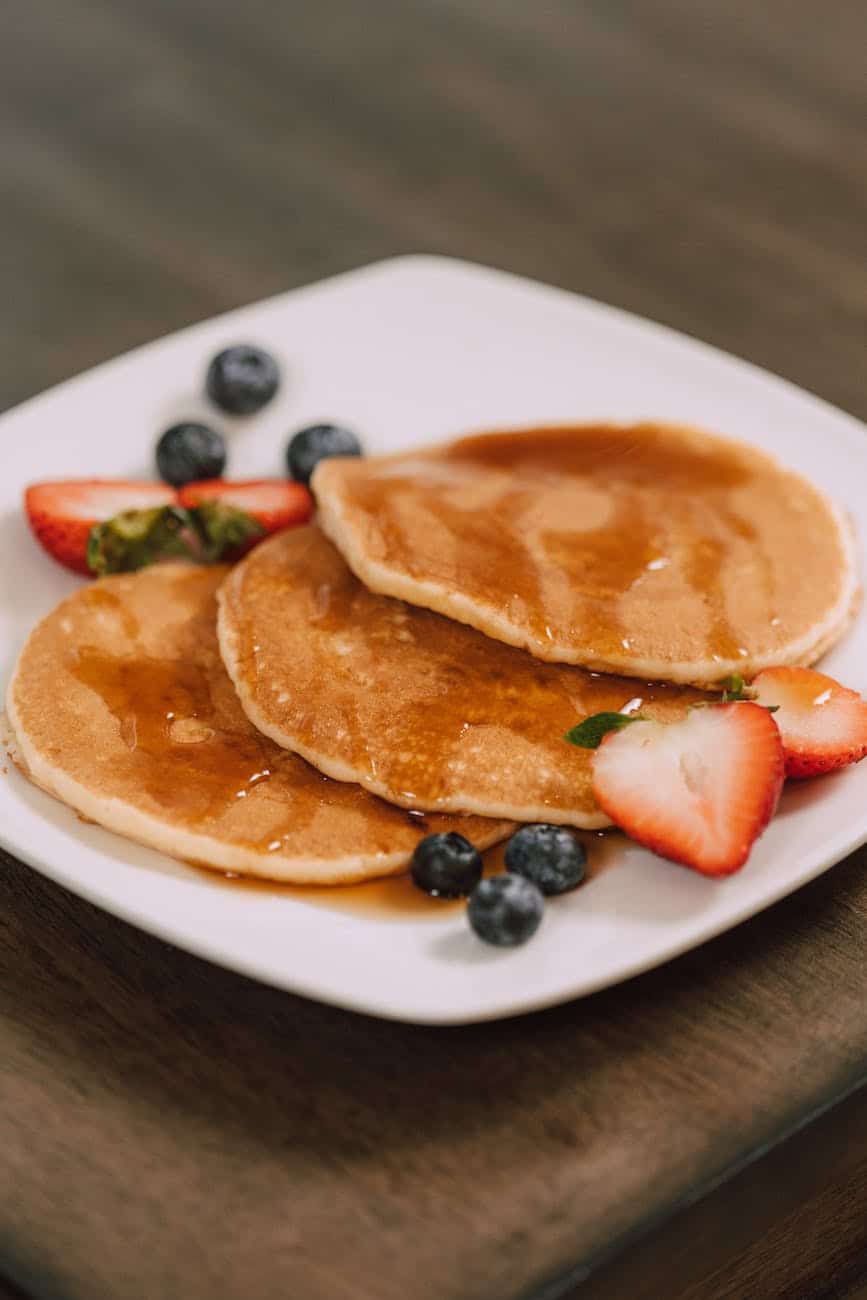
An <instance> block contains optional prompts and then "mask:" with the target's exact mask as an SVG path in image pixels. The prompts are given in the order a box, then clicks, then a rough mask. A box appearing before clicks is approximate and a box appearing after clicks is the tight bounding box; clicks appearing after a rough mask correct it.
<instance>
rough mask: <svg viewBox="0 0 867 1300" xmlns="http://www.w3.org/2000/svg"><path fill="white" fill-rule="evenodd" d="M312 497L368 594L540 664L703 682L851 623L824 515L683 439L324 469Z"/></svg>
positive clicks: (783, 477) (552, 435) (499, 441)
mask: <svg viewBox="0 0 867 1300" xmlns="http://www.w3.org/2000/svg"><path fill="white" fill-rule="evenodd" d="M313 491H314V493H315V495H316V499H317V501H318V504H319V510H320V517H319V522H320V524H321V526H322V527H323V528H324V530H325V532H326V533H327V534H328V536H329V537H330V538H331V539H332V540H333V541H334V542H335V544H336V545H337V546H338V547H339V549H340V550H341V552H342V553H343V555H344V558H345V559H346V560H347V562H348V564H349V565H350V567H351V568H352V569H353V571H354V572H355V573H356V574H357V576H358V577H359V578H360V579H361V581H362V582H364V583H365V584H366V585H367V586H368V587H369V588H370V589H371V590H373V591H376V592H380V593H383V594H385V595H389V596H394V597H399V598H400V599H402V600H407V601H411V602H412V603H413V604H416V605H422V606H425V607H426V608H428V609H434V610H437V611H439V613H441V614H445V615H447V616H448V617H450V618H453V619H458V620H460V621H461V622H463V623H468V624H469V625H470V626H471V627H475V628H477V629H478V630H479V631H481V632H484V633H486V634H487V635H488V636H490V637H495V638H496V639H498V640H500V641H505V642H508V643H509V644H510V645H515V646H520V647H522V648H524V649H527V650H529V651H530V652H531V654H533V655H535V656H537V657H538V658H539V659H546V660H552V661H554V662H561V663H575V664H582V665H584V666H585V667H588V668H593V669H596V670H598V671H606V672H620V673H625V674H627V675H629V676H634V677H647V678H660V679H663V680H665V681H673V682H693V683H698V684H709V683H714V682H718V681H720V680H722V679H723V678H724V677H726V676H728V675H729V674H731V673H733V672H740V673H743V674H744V675H751V674H753V673H754V672H757V671H758V670H759V669H760V668H764V667H767V666H769V665H771V664H788V663H802V664H806V663H811V662H813V661H814V660H815V659H816V658H817V657H818V656H819V655H820V654H821V653H823V652H824V651H825V650H826V649H828V648H829V647H830V646H831V645H832V644H833V643H834V641H835V640H836V639H837V638H838V637H839V636H840V635H841V634H842V632H843V631H844V630H845V628H846V626H847V623H848V622H849V619H850V618H851V616H852V614H853V612H854V608H855V602H856V597H857V578H856V574H855V562H854V548H853V539H852V537H851V533H850V529H849V526H848V523H847V521H846V520H845V519H844V517H843V516H842V514H841V512H840V511H839V510H838V509H837V507H836V506H835V505H834V504H833V503H832V502H830V501H829V500H828V499H827V498H826V497H825V496H824V495H823V494H822V493H821V492H820V491H819V490H818V489H817V488H815V487H813V486H812V485H811V484H809V483H808V482H806V481H805V480H804V479H802V478H801V477H800V476H799V475H797V474H794V473H791V472H790V471H788V470H786V469H784V468H783V467H782V466H781V465H779V464H777V462H776V461H774V460H772V459H771V458H770V457H768V456H766V455H764V454H763V453H761V452H758V451H756V450H754V449H753V448H751V447H747V446H744V445H743V444H741V443H736V442H729V441H726V440H723V439H721V438H717V437H713V436H712V435H710V434H706V433H701V432H698V431H696V430H693V429H684V428H678V427H672V426H668V425H657V424H640V425H632V426H624V427H621V426H614V425H581V426H575V427H571V428H544V429H531V430H525V431H517V432H511V433H500V434H489V435H482V436H477V437H471V438H464V439H462V440H460V441H459V442H454V443H451V444H448V445H446V446H441V447H434V448H432V449H431V450H429V451H414V452H407V453H405V454H403V455H399V456H387V457H378V458H374V459H369V460H353V459H346V458H344V459H334V460H327V461H323V462H321V463H320V465H319V466H318V467H317V469H316V472H315V474H314V476H313Z"/></svg>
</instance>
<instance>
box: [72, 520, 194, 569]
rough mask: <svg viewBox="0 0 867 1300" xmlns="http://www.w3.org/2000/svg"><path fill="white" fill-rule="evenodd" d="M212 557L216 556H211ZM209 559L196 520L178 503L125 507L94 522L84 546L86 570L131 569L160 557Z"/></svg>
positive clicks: (154, 562)
mask: <svg viewBox="0 0 867 1300" xmlns="http://www.w3.org/2000/svg"><path fill="white" fill-rule="evenodd" d="M213 558H214V559H216V558H217V557H216V556H214V557H213ZM171 559H181V560H197V561H199V562H205V561H207V560H209V559H211V555H210V554H208V553H206V550H205V547H204V546H203V543H202V538H201V536H200V534H199V531H198V528H197V527H196V522H195V520H194V519H193V518H192V517H191V515H190V514H189V512H188V511H186V510H182V509H181V508H180V507H179V506H155V507H154V508H153V509H151V510H124V511H121V513H120V514H118V515H113V516H112V518H111V519H107V520H106V521H105V523H102V524H94V526H93V528H92V529H91V530H90V540H89V542H88V546H87V563H88V572H89V573H96V574H99V575H100V577H102V576H103V575H104V574H106V573H130V572H132V571H134V570H135V569H144V568H146V567H147V566H148V565H149V564H156V563H158V562H159V561H160V560H171Z"/></svg>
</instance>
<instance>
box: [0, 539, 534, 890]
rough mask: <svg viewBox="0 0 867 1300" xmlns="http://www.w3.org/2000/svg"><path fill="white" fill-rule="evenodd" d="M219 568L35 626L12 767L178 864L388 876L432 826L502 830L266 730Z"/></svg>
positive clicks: (106, 582) (147, 582)
mask: <svg viewBox="0 0 867 1300" xmlns="http://www.w3.org/2000/svg"><path fill="white" fill-rule="evenodd" d="M225 575H226V569H225V568H222V567H214V568H193V567H189V566H184V565H178V564H170V565H161V566H158V567H157V568H153V569H147V570H144V571H143V572H141V573H136V574H126V575H123V576H118V577H111V578H104V579H101V580H100V581H98V582H94V583H92V584H91V585H89V586H86V587H82V588H80V589H79V590H78V591H77V592H76V593H75V594H74V595H72V596H70V597H69V599H67V600H65V601H64V602H63V603H62V604H61V605H60V606H59V607H58V608H57V609H56V610H55V611H54V613H53V614H50V615H49V616H48V618H46V619H45V620H44V621H43V622H42V623H40V624H39V626H38V627H37V628H36V630H35V631H34V632H33V634H32V635H31V637H30V640H29V641H28V642H27V645H26V646H25V648H24V650H23V652H22V654H21V657H20V659H19V661H18V665H17V668H16V670H15V675H14V677H13V680H12V683H11V685H10V688H9V693H8V699H7V710H8V715H9V721H10V723H11V725H12V728H13V731H14V751H17V754H16V757H17V761H18V762H19V764H20V765H21V766H22V767H23V769H24V770H25V771H26V773H27V775H29V776H30V778H31V779H32V780H33V781H34V782H35V783H36V784H37V785H39V786H42V788H43V789H45V790H47V791H48V792H49V793H50V794H53V795H56V796H57V798H59V799H62V800H63V801H64V803H67V804H69V805H71V806H72V807H73V808H74V809H76V811H77V812H79V813H80V814H81V815H83V816H84V817H85V818H89V819H91V820H92V821H95V822H99V823H100V824H101V825H103V826H106V827H108V828H109V830H113V831H118V832H119V833H120V834H122V835H126V836H128V837H129V838H130V839H133V840H138V841H139V842H140V843H142V844H147V845H150V846H151V847H152V848H155V849H161V850H162V851H163V852H165V853H169V854H172V855H173V856H175V857H179V858H183V859H188V860H191V861H194V862H196V863H198V864H201V865H204V866H210V867H218V868H221V869H222V870H226V871H234V872H238V873H242V874H247V875H253V876H261V877H264V878H267V879H271V880H288V881H296V882H299V883H301V882H303V883H310V884H337V883H347V882H351V881H358V880H366V879H368V878H371V877H375V876H385V875H390V874H392V873H394V872H396V871H399V870H401V869H402V868H403V867H404V866H405V865H406V864H407V862H408V860H409V857H410V855H411V854H412V851H413V849H414V847H415V845H416V843H417V842H418V840H419V839H420V838H421V837H422V836H423V835H425V834H428V833H430V832H433V831H440V830H457V831H460V832H461V833H462V834H464V835H466V836H467V837H468V838H469V839H471V840H472V841H473V842H474V843H475V844H477V845H478V846H479V847H483V846H485V845H488V844H491V843H494V842H495V841H496V840H498V839H501V838H503V836H504V835H506V834H508V832H509V830H510V827H509V826H508V824H503V823H498V822H486V821H482V820H479V819H474V818H465V819H458V818H450V817H431V818H424V817H421V816H417V815H410V814H408V813H407V812H405V811H404V810H402V809H398V808H392V807H390V806H389V805H388V804H385V803H383V802H382V801H381V800H379V799H375V798H372V797H371V796H370V795H369V794H366V793H365V792H364V791H363V790H361V789H359V788H358V786H353V785H346V784H342V783H340V782H336V781H329V780H328V779H327V778H325V777H323V776H321V775H320V773H319V772H316V771H314V770H313V769H312V768H311V767H308V765H307V764H306V763H304V762H303V761H302V760H301V759H300V758H298V757H296V756H295V755H294V754H289V753H287V752H286V751H285V750H283V749H280V748H278V746H277V745H274V744H273V743H272V742H271V741H269V740H267V739H266V738H265V737H264V736H261V735H259V734H258V733H257V732H256V731H255V730H254V729H253V727H252V726H251V725H250V723H249V722H248V721H247V719H246V718H245V717H244V714H243V712H242V711H241V707H240V705H239V703H238V699H237V696H236V695H235V692H234V690H233V688H232V684H231V682H230V681H229V678H228V676H227V675H226V672H225V670H224V668H223V665H222V663H221V661H220V656H219V652H218V649H217V638H216V602H215V596H216V590H217V588H218V586H219V585H220V583H221V582H222V581H223V579H224V577H225Z"/></svg>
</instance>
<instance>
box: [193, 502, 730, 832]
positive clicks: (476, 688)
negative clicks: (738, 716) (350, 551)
mask: <svg viewBox="0 0 867 1300" xmlns="http://www.w3.org/2000/svg"><path fill="white" fill-rule="evenodd" d="M218 626H219V637H220V647H221V649H222V652H223V660H224V662H225V664H226V667H227V668H228V670H229V673H230V675H231V677H232V679H233V681H234V682H235V686H236V688H237V691H238V695H239V698H240V700H241V703H242V705H243V707H244V709H245V711H246V713H247V716H248V717H249V718H250V720H251V721H252V722H253V723H254V724H255V725H256V727H258V728H259V729H260V730H261V731H263V732H265V733H266V735H268V736H271V737H272V739H274V740H276V741H277V743H278V744H280V745H285V746H286V747H287V748H289V749H293V750H295V751H296V752H297V753H299V754H303V756H304V757H305V758H306V759H308V760H309V761H310V762H311V763H313V764H314V765H315V766H316V767H318V768H320V769H321V770H322V771H323V772H327V773H328V775H329V776H333V777H336V778H337V779H338V780H341V781H357V782H358V783H359V784H360V785H363V786H364V787H365V789H367V790H370V791H372V792H373V793H375V794H379V795H381V796H382V797H383V798H386V799H389V800H391V801H392V802H393V803H397V804H402V805H404V806H406V807H416V808H427V809H437V810H439V811H452V812H455V811H461V812H474V813H480V814H482V813H483V814H485V815H487V816H492V817H509V818H514V819H515V820H518V821H551V822H562V823H566V824H570V825H574V826H583V827H594V826H605V825H608V820H607V818H606V817H605V816H604V815H603V814H602V813H601V811H600V810H599V808H598V807H597V805H596V803H595V800H594V799H593V795H592V791H591V770H590V754H589V752H588V751H587V750H583V749H576V748H575V747H574V746H572V745H569V744H567V742H566V741H565V740H564V739H563V733H564V732H565V731H566V730H567V729H568V728H569V727H571V726H572V725H573V724H574V723H575V722H577V721H578V719H579V718H581V717H586V716H587V715H588V714H590V713H597V712H601V711H603V710H619V709H621V708H623V707H624V706H629V705H630V702H631V711H636V710H637V709H638V708H641V710H642V712H643V713H646V714H647V715H648V716H651V717H655V718H660V719H665V718H670V717H679V716H682V714H683V713H684V711H685V709H686V708H687V706H688V704H689V703H691V702H694V701H695V700H698V699H702V698H706V697H703V696H702V695H701V694H700V693H699V692H698V691H693V690H690V689H688V688H686V687H682V686H681V687H674V686H659V685H656V686H647V685H645V684H644V683H640V682H637V681H635V680H634V679H631V678H623V677H603V676H599V675H598V674H592V673H588V672H585V671H584V670H583V669H581V668H573V667H569V666H566V665H562V664H545V663H541V662H540V661H539V660H538V659H533V658H532V656H531V655H528V654H526V653H525V652H524V651H522V650H515V649H514V648H513V647H512V646H507V645H504V644H503V643H502V642H500V641H492V640H491V639H490V638H488V637H485V636H482V635H481V633H479V632H475V631H473V630H472V629H471V628H468V627H465V626H464V625H463V624H461V623H454V622H452V621H451V620H450V619H446V618H442V617H441V616H440V615H439V614H433V613H431V612H430V611H428V610H423V609H418V608H417V607H415V606H413V605H405V604H403V603H402V602H401V601H396V600H391V599H389V598H388V597H386V596H376V595H373V594H372V593H371V592H369V591H368V590H367V589H366V588H365V587H363V586H362V585H361V583H360V582H359V581H358V579H357V578H356V577H354V575H353V574H352V573H351V571H350V570H349V568H348V567H347V566H346V564H345V563H344V561H343V559H342V558H341V556H340V554H339V553H338V551H337V550H336V549H335V547H334V546H332V545H331V543H330V542H329V541H328V540H327V538H325V537H324V536H323V535H322V533H321V532H319V530H318V529H317V528H315V527H310V528H299V529H293V530H292V531H291V532H286V533H283V534H281V535H278V536H277V537H274V538H272V539H271V540H270V541H267V542H264V543H263V544H262V545H261V546H259V547H257V549H256V550H255V551H253V552H252V553H251V554H250V555H249V556H248V558H247V559H246V560H243V561H242V562H241V564H239V565H238V566H237V567H236V568H235V569H233V570H232V572H231V573H230V574H229V577H228V578H227V579H226V583H225V585H224V586H223V588H222V590H221V592H220V616H219V624H218Z"/></svg>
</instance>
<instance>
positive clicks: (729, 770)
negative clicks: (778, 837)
mask: <svg viewBox="0 0 867 1300" xmlns="http://www.w3.org/2000/svg"><path fill="white" fill-rule="evenodd" d="M783 775H784V762H783V745H782V741H781V739H780V733H779V730H778V729H777V725H776V723H775V722H774V719H773V716H772V715H771V714H770V713H769V712H768V710H767V709H763V708H762V707H761V706H760V705H758V704H740V703H738V704H714V705H710V706H709V707H708V708H697V709H691V710H690V712H689V713H688V714H687V715H686V717H685V718H684V719H683V720H682V721H680V722H670V723H661V722H649V721H636V722H632V723H630V724H629V725H628V726H625V727H624V728H623V730H617V731H610V732H609V733H608V735H606V736H605V738H604V740H603V741H602V743H601V744H600V746H599V749H598V750H597V752H596V755H595V757H594V760H593V793H594V794H595V795H596V799H597V801H598V803H599V806H600V807H601V808H602V809H603V811H604V812H606V813H607V814H608V816H609V817H610V818H611V820H612V821H613V822H615V823H616V824H617V825H618V826H620V827H621V828H622V829H623V830H624V831H626V833H627V835H630V836H631V837H632V839H634V840H637V841H638V843H639V844H643V845H645V846H646V847H647V848H649V849H652V850H653V851H654V853H659V854H661V855H662V857H664V858H671V859H672V860H673V861H675V862H682V863H683V864H684V865H685V866H687V867H693V868H694V869H695V870H696V871H700V872H702V874H704V875H707V876H727V875H730V874H731V873H732V872H734V871H737V870H738V869H739V868H740V867H742V866H743V865H744V863H745V862H746V860H747V858H748V857H749V854H750V849H751V848H752V846H753V842H754V841H755V840H756V839H757V838H758V836H759V835H761V833H762V831H763V830H764V829H765V827H766V826H767V824H768V822H769V821H770V820H771V817H772V816H773V814H774V809H775V808H776V806H777V801H778V799H779V797H780V790H781V789H782V786H783Z"/></svg>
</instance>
